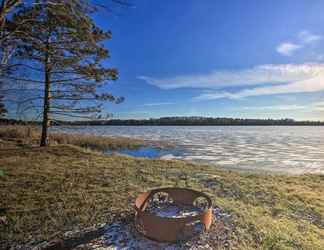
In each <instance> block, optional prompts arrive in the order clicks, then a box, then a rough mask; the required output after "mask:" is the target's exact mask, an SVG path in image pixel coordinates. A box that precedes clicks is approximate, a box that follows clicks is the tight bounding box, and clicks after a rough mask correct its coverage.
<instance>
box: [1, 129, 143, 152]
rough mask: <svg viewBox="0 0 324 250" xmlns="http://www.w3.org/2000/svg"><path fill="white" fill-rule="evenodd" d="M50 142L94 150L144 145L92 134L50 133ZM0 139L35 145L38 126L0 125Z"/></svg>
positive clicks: (132, 140)
mask: <svg viewBox="0 0 324 250" xmlns="http://www.w3.org/2000/svg"><path fill="white" fill-rule="evenodd" d="M49 138H50V143H51V144H54V145H55V144H70V145H75V146H80V147H83V148H89V149H95V150H107V149H119V148H136V147H140V146H143V145H146V144H147V142H145V141H143V140H136V139H129V138H122V137H120V138H115V137H114V138H111V137H103V136H94V135H82V134H68V133H50V136H49ZM0 139H4V140H14V141H17V142H18V143H20V144H22V145H37V144H38V143H39V140H40V128H39V127H35V126H0Z"/></svg>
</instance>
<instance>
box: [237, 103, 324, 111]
mask: <svg viewBox="0 0 324 250" xmlns="http://www.w3.org/2000/svg"><path fill="white" fill-rule="evenodd" d="M240 109H244V110H258V111H295V110H307V111H324V102H311V103H308V104H303V105H298V104H286V105H268V106H245V107H242V108H240Z"/></svg>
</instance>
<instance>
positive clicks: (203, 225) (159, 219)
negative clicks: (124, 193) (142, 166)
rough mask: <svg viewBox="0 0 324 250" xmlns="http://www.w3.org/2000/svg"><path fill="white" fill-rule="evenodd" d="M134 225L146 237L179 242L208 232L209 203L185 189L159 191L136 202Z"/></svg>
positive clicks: (199, 194) (195, 193)
mask: <svg viewBox="0 0 324 250" xmlns="http://www.w3.org/2000/svg"><path fill="white" fill-rule="evenodd" d="M135 210H136V214H135V226H136V229H137V230H138V231H139V232H140V233H142V234H143V235H144V236H145V237H147V238H149V239H152V240H156V241H160V242H179V241H184V240H188V239H190V238H191V237H193V236H195V235H197V234H199V233H201V232H204V231H207V230H209V228H210V226H211V223H212V219H213V211H212V202H211V199H210V198H209V197H208V196H207V195H206V194H204V193H202V192H198V191H195V190H192V189H187V188H160V189H154V190H151V191H149V192H146V193H142V194H140V195H139V196H138V197H137V199H136V200H135Z"/></svg>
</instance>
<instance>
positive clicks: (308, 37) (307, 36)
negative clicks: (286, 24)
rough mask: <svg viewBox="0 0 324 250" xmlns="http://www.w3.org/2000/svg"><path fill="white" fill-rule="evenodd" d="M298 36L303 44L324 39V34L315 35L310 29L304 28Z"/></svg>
mask: <svg viewBox="0 0 324 250" xmlns="http://www.w3.org/2000/svg"><path fill="white" fill-rule="evenodd" d="M298 38H299V39H300V40H301V42H302V43H303V44H310V43H315V42H317V41H320V40H322V36H320V35H315V34H313V33H311V32H310V31H308V30H303V31H301V32H299V33H298Z"/></svg>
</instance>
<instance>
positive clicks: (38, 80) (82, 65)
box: [13, 0, 122, 146]
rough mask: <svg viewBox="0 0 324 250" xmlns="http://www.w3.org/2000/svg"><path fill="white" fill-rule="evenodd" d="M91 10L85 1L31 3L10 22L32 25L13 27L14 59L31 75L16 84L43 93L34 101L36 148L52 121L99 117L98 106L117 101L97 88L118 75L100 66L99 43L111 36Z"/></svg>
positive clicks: (101, 52) (104, 54)
mask: <svg viewBox="0 0 324 250" xmlns="http://www.w3.org/2000/svg"><path fill="white" fill-rule="evenodd" d="M92 11H93V9H92V8H91V6H90V5H89V4H88V1H82V0H70V1H64V0H51V1H36V2H35V4H33V5H32V6H31V7H24V8H22V9H21V10H20V11H19V12H18V13H17V14H15V15H14V17H13V23H22V22H21V21H22V20H26V19H27V20H31V21H30V22H28V23H23V24H22V25H20V26H19V27H16V28H18V29H19V31H20V32H18V33H17V37H16V38H17V39H18V40H19V43H18V50H17V58H18V59H19V60H21V61H24V64H23V65H25V67H24V69H28V71H30V74H29V77H24V78H19V79H18V78H15V80H19V81H22V82H23V83H24V84H26V85H30V86H31V87H30V88H35V89H36V90H37V91H41V93H42V94H41V95H40V96H38V97H37V98H41V99H42V135H41V141H40V146H45V145H47V144H48V127H49V124H50V122H51V120H56V119H58V120H59V119H63V118H64V117H68V118H74V119H82V118H91V119H94V118H102V102H104V101H112V102H116V103H119V102H121V101H122V98H116V97H114V96H113V95H112V94H111V93H107V92H104V90H103V89H102V88H101V89H100V87H102V86H103V85H105V84H106V83H108V82H109V81H111V80H116V79H117V76H118V72H117V70H116V69H114V68H107V67H105V66H104V65H103V61H104V60H105V59H107V58H109V51H108V49H107V48H106V47H105V46H104V44H103V42H104V41H106V40H108V39H110V38H111V32H109V31H108V32H105V31H103V30H102V29H101V28H99V27H98V26H97V25H96V24H95V23H94V21H93V20H92V18H91V17H90V14H91V12H92ZM26 66H27V67H26Z"/></svg>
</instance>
